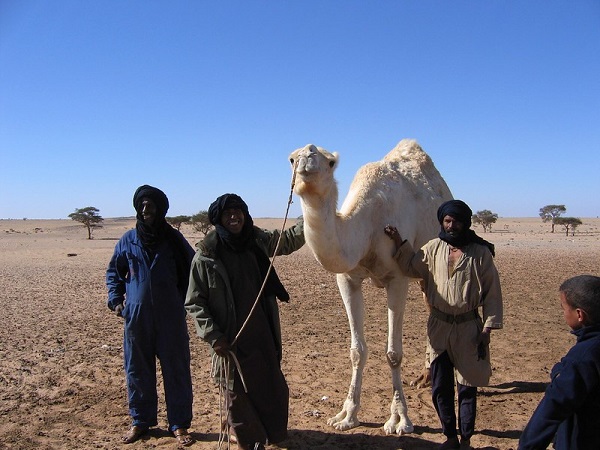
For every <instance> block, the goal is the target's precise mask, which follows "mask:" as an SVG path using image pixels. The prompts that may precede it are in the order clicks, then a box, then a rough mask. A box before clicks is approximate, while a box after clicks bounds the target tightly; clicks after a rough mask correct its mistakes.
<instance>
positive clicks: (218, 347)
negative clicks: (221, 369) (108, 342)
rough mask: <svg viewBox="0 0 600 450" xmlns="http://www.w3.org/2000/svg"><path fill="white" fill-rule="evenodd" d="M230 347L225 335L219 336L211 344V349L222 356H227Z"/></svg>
mask: <svg viewBox="0 0 600 450" xmlns="http://www.w3.org/2000/svg"><path fill="white" fill-rule="evenodd" d="M230 349H231V345H229V342H227V339H226V338H225V336H221V337H220V338H219V339H217V342H215V343H214V345H213V350H214V351H215V353H216V354H217V355H219V356H223V357H227V355H228V353H229V350H230Z"/></svg>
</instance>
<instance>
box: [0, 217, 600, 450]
mask: <svg viewBox="0 0 600 450" xmlns="http://www.w3.org/2000/svg"><path fill="white" fill-rule="evenodd" d="M256 222H257V223H258V224H259V225H261V226H265V227H267V228H277V227H278V226H279V223H280V221H278V220H267V219H259V220H256ZM583 222H584V225H582V226H581V227H580V228H579V230H578V231H577V233H576V234H575V236H574V237H566V236H565V235H564V232H562V231H561V230H557V232H556V233H554V234H551V233H550V226H549V225H548V224H544V223H542V222H541V220H540V219H539V218H526V219H499V220H498V222H497V223H496V224H495V226H494V230H493V232H492V233H487V234H485V235H484V236H485V237H486V238H487V239H489V240H491V241H493V242H494V243H495V244H496V248H497V257H496V262H497V266H498V269H499V272H500V275H501V279H502V286H503V292H504V300H505V328H504V329H503V330H502V331H498V332H495V333H493V336H492V344H491V347H492V348H491V353H492V360H493V367H494V373H493V376H492V380H491V385H490V386H489V387H487V388H483V389H481V391H480V395H479V409H478V422H477V433H476V435H475V436H474V437H473V439H472V444H473V445H474V446H475V447H476V448H484V449H514V448H516V445H517V441H518V437H519V434H520V431H521V430H522V428H523V426H524V425H525V423H526V422H527V420H528V418H529V416H530V415H531V413H532V411H533V409H534V408H535V406H536V405H537V403H538V401H539V399H540V398H541V396H542V394H543V390H544V387H545V384H546V383H547V382H548V374H549V370H550V369H551V367H552V366H553V364H554V363H555V362H556V361H557V360H558V359H559V358H560V357H561V356H562V355H563V354H564V353H565V352H566V350H567V349H568V348H569V347H570V346H571V345H573V343H574V339H573V337H572V336H571V335H570V334H569V332H568V328H567V327H566V325H565V324H564V322H563V318H562V313H561V311H560V307H559V303H558V296H557V289H558V285H559V284H560V282H561V281H562V280H563V279H565V278H567V277H570V276H573V275H576V274H580V273H593V274H600V259H599V258H598V254H599V251H600V219H583ZM133 224H134V222H133V221H132V220H131V219H107V220H105V223H104V225H105V226H104V228H102V229H100V230H97V231H96V232H95V235H94V239H93V240H87V233H86V231H85V229H84V228H83V227H82V226H81V225H79V224H77V223H75V222H73V221H71V220H0V298H1V305H2V308H3V314H2V315H1V316H0V360H1V361H2V363H1V365H0V418H1V420H0V448H7V449H33V448H35V449H59V448H60V449H63V448H64V449H74V448H84V449H92V448H95V449H115V448H121V447H127V448H130V449H141V448H176V444H175V440H174V438H173V437H171V436H170V435H169V434H168V433H167V431H166V419H165V414H164V404H163V403H162V399H161V410H160V418H159V422H160V425H159V427H157V428H156V429H154V430H153V431H152V432H151V433H150V434H149V435H147V436H146V437H145V438H143V439H142V440H140V441H139V442H136V443H135V444H131V445H129V446H122V445H121V444H120V443H119V438H120V436H121V434H122V433H123V432H124V431H125V430H126V429H127V427H128V425H129V417H128V415H127V405H126V393H125V382H124V374H123V369H122V331H123V330H122V327H123V324H122V322H121V320H120V319H119V318H117V317H116V316H114V315H113V314H112V313H110V311H109V310H108V309H107V308H106V305H105V299H106V288H105V284H104V273H105V269H106V264H107V262H108V260H109V258H110V256H111V254H112V251H113V248H114V245H115V243H116V241H117V239H118V238H119V237H120V236H121V235H122V234H123V233H124V232H125V231H126V230H127V229H129V228H131V227H132V226H133ZM182 231H183V233H184V234H185V236H186V237H187V238H188V239H189V241H190V242H191V243H192V244H193V243H195V242H196V241H197V240H199V239H200V237H201V236H200V235H198V234H197V233H195V232H194V231H193V230H192V229H191V228H184V229H182ZM477 231H478V233H480V234H481V230H480V229H477ZM276 267H277V270H278V272H279V274H280V276H281V278H282V280H283V281H284V283H285V285H286V286H287V288H288V290H289V292H290V294H291V297H292V300H291V302H290V303H289V304H284V305H282V307H281V318H282V324H283V330H284V358H283V370H284V373H285V374H286V376H287V380H288V383H289V385H290V391H291V400H290V418H289V429H290V438H289V440H288V441H286V442H285V443H284V444H282V445H281V446H280V447H274V446H272V447H270V448H288V449H362V448H380V449H415V450H418V449H423V450H425V449H434V448H436V447H437V445H438V444H439V443H440V442H442V436H441V434H440V425H439V423H438V420H437V417H436V414H435V411H434V409H433V407H432V404H431V400H430V392H429V389H416V388H414V387H410V386H406V387H405V394H406V396H407V401H408V406H409V414H410V417H411V419H412V421H413V422H414V424H415V432H414V433H412V434H409V435H406V436H401V437H398V436H386V435H385V433H384V432H383V429H382V426H383V424H384V422H385V421H386V420H387V417H388V414H389V413H388V409H389V404H390V400H391V398H390V396H391V381H390V374H389V369H388V366H387V363H386V360H385V342H386V332H387V331H386V330H387V324H386V307H385V298H384V293H383V291H382V290H380V289H377V288H375V287H373V286H372V285H370V284H369V283H367V285H366V286H365V297H366V303H367V306H366V316H367V326H366V336H367V339H368V343H369V350H370V356H369V361H368V362H367V367H366V369H365V377H364V385H363V390H362V408H361V411H360V413H359V417H360V419H361V421H362V423H361V426H359V427H357V428H355V429H353V430H350V431H347V432H338V431H336V430H334V429H333V428H331V427H330V426H328V425H327V418H328V417H330V416H333V415H334V414H336V413H337V412H338V411H339V409H340V408H341V405H342V403H343V401H344V398H345V396H346V393H347V389H348V385H349V382H350V361H349V349H348V346H349V331H348V324H347V319H346V315H345V312H344V309H343V307H342V303H341V299H340V297H339V293H338V290H337V286H336V284H335V278H334V275H332V274H330V273H327V272H325V271H324V270H323V269H322V268H321V267H320V266H319V265H318V264H317V263H316V261H315V260H314V257H313V256H312V254H311V253H310V251H309V249H308V248H306V247H305V248H303V249H302V250H301V251H299V252H297V253H295V254H293V255H290V256H287V257H280V258H278V259H277V260H276ZM413 284H414V286H413V287H412V288H411V291H410V296H409V299H408V304H407V310H406V316H405V326H404V347H405V359H404V362H403V375H404V378H405V379H406V380H411V379H414V378H415V377H416V375H417V374H418V373H419V372H420V370H421V368H422V367H423V360H424V359H423V352H424V345H423V336H424V329H425V321H426V312H425V307H424V305H423V302H422V299H421V297H420V294H419V293H418V290H417V288H416V284H415V283H413ZM189 328H190V336H191V347H192V373H193V381H194V395H195V399H194V413H195V416H194V421H193V426H192V428H191V430H190V431H191V432H192V434H193V436H194V437H195V439H196V440H197V442H196V443H195V444H194V446H193V447H192V448H195V449H215V448H217V440H218V430H219V404H218V395H217V390H216V388H215V387H214V386H213V385H212V383H211V381H210V379H209V364H210V362H209V357H208V349H207V347H206V345H205V344H204V343H202V342H201V341H200V340H199V339H198V338H197V337H196V335H195V332H194V330H193V326H192V324H191V322H190V323H189ZM159 388H160V391H159V392H162V386H159ZM161 395H162V394H161Z"/></svg>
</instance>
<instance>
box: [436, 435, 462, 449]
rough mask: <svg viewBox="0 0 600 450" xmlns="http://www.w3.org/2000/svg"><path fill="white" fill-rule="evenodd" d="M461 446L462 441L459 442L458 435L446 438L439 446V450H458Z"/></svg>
mask: <svg viewBox="0 0 600 450" xmlns="http://www.w3.org/2000/svg"><path fill="white" fill-rule="evenodd" d="M459 448H460V443H459V442H458V437H456V436H454V437H449V438H447V439H446V442H444V443H443V444H442V445H440V446H439V447H438V450H458V449H459Z"/></svg>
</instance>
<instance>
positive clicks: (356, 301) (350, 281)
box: [327, 274, 368, 431]
mask: <svg viewBox="0 0 600 450" xmlns="http://www.w3.org/2000/svg"><path fill="white" fill-rule="evenodd" d="M337 283H338V288H339V290H340V294H341V296H342V300H343V301H344V307H345V308H346V314H347V316H348V323H349V325H350V335H351V344H350V361H351V363H352V379H351V381H350V387H349V388H348V395H347V396H346V400H345V401H344V405H343V406H342V410H341V411H340V412H339V413H337V414H336V415H335V416H333V417H332V418H330V419H329V420H328V421H327V423H328V424H329V425H332V426H333V427H334V428H335V429H337V430H340V431H345V430H349V429H351V428H354V427H357V426H359V425H360V421H359V420H358V410H359V409H360V391H361V388H362V379H363V370H364V368H365V363H366V361H367V356H368V350H367V343H366V341H365V337H364V317H365V309H364V299H363V295H362V291H361V285H362V279H354V278H352V277H350V276H349V275H348V274H337Z"/></svg>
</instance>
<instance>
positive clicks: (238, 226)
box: [221, 208, 245, 234]
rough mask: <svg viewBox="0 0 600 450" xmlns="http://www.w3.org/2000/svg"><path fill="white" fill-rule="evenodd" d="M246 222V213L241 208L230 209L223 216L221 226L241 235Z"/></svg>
mask: <svg viewBox="0 0 600 450" xmlns="http://www.w3.org/2000/svg"><path fill="white" fill-rule="evenodd" d="M244 221H245V217H244V212H243V211H242V210H241V209H240V208H228V209H226V210H225V211H223V214H221V225H223V226H224V227H225V229H227V231H229V232H230V233H232V234H239V233H241V231H242V228H244Z"/></svg>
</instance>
